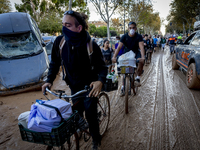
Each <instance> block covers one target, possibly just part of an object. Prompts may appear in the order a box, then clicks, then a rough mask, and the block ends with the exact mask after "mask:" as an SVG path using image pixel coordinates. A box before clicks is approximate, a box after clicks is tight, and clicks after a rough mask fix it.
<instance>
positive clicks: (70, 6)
mask: <svg viewBox="0 0 200 150" xmlns="http://www.w3.org/2000/svg"><path fill="white" fill-rule="evenodd" d="M69 10H72V0H69Z"/></svg>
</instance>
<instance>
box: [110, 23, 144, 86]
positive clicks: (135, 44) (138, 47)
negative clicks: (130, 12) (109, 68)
mask: <svg viewBox="0 0 200 150" xmlns="http://www.w3.org/2000/svg"><path fill="white" fill-rule="evenodd" d="M136 30H137V25H136V23H135V22H130V23H129V24H128V31H129V32H128V33H126V34H124V35H123V36H122V37H121V39H120V42H119V45H118V47H117V49H116V51H115V54H114V55H113V58H112V62H113V63H116V61H117V59H116V57H117V55H118V53H119V51H120V50H121V48H122V46H123V45H124V46H125V47H126V48H127V49H128V50H132V51H133V52H134V53H135V58H136V60H137V61H139V63H138V68H137V77H136V79H135V80H136V81H135V85H136V86H141V84H140V75H141V74H142V72H143V65H144V60H145V51H144V41H143V38H142V36H141V35H140V34H138V33H137V32H136Z"/></svg>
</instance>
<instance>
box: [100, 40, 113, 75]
mask: <svg viewBox="0 0 200 150" xmlns="http://www.w3.org/2000/svg"><path fill="white" fill-rule="evenodd" d="M101 52H102V55H103V59H104V61H105V63H106V65H107V67H108V73H111V70H112V67H113V66H112V60H111V59H112V57H113V49H112V48H111V47H110V46H109V40H107V39H106V40H104V42H103V47H102V49H101Z"/></svg>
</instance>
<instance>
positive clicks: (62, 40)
mask: <svg viewBox="0 0 200 150" xmlns="http://www.w3.org/2000/svg"><path fill="white" fill-rule="evenodd" d="M65 42H66V40H65V37H64V36H63V38H62V39H61V41H60V44H59V52H60V58H61V66H62V73H63V80H65V74H66V73H65V67H64V65H63V59H62V50H63V46H64V45H65ZM87 52H88V56H89V59H90V65H91V70H93V69H94V67H93V66H92V62H91V55H92V53H93V45H92V40H91V39H90V41H89V42H88V43H87Z"/></svg>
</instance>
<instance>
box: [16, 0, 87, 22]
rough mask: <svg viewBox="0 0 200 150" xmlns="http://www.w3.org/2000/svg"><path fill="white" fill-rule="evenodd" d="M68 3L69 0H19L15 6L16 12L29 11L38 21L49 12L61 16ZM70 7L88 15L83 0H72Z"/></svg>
mask: <svg viewBox="0 0 200 150" xmlns="http://www.w3.org/2000/svg"><path fill="white" fill-rule="evenodd" d="M68 4H69V0H21V4H16V3H15V8H16V10H17V11H18V12H26V13H29V14H30V15H31V16H32V17H33V18H34V19H35V20H36V22H37V23H39V22H40V21H41V20H42V19H43V18H44V17H46V15H48V14H49V13H51V12H55V13H58V14H59V15H60V16H62V15H63V13H64V11H66V10H68V8H69V7H68ZM72 9H73V10H74V11H78V12H84V13H86V14H87V15H89V9H88V7H87V5H86V3H85V1H84V0H73V3H72Z"/></svg>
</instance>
